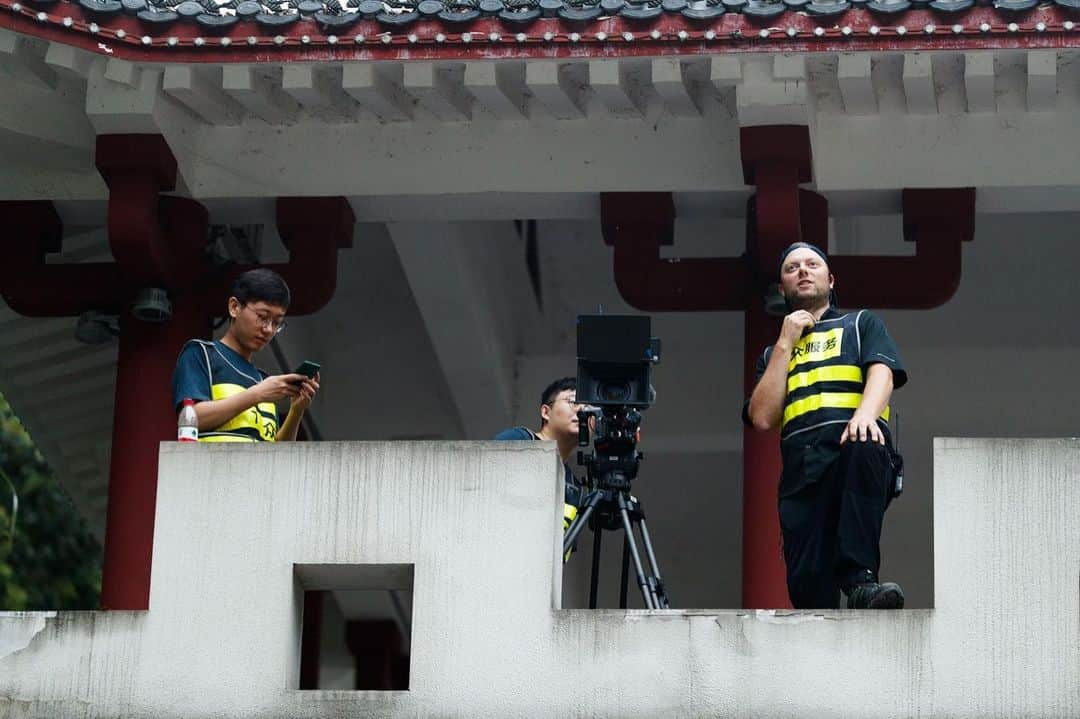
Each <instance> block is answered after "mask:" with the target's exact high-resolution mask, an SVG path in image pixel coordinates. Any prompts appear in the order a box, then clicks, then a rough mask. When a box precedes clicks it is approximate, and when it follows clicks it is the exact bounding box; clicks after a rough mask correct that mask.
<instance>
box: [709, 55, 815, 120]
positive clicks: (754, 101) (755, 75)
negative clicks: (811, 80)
mask: <svg viewBox="0 0 1080 719" xmlns="http://www.w3.org/2000/svg"><path fill="white" fill-rule="evenodd" d="M741 63H742V66H741V68H740V74H741V79H740V81H739V82H738V84H737V85H736V86H735V105H736V110H737V112H738V114H739V124H740V125H742V126H744V127H749V126H755V125H809V124H810V109H809V99H808V98H809V94H808V87H809V85H808V83H807V79H806V61H805V60H804V58H803V56H802V55H775V56H773V57H755V58H747V59H746V60H742V61H741ZM731 72H732V70H731V68H730V66H729V68H728V73H729V74H730V73H731Z"/></svg>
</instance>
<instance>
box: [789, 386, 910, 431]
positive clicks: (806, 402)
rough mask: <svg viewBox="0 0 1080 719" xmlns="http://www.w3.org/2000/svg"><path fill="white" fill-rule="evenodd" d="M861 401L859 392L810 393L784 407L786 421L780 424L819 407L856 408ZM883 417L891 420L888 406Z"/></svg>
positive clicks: (882, 414)
mask: <svg viewBox="0 0 1080 719" xmlns="http://www.w3.org/2000/svg"><path fill="white" fill-rule="evenodd" d="M861 401H862V394H861V393H859V392H822V393H821V394H814V395H810V396H809V397H804V398H803V399H800V400H796V401H794V402H792V403H791V404H789V405H788V406H787V407H785V408H784V421H783V422H782V423H781V425H780V426H781V427H782V426H784V425H786V424H787V423H788V422H790V421H791V420H793V419H795V418H796V417H801V416H802V415H804V414H806V413H808V412H814V411H816V410H819V409H855V408H857V407H858V406H859V402H861ZM881 418H882V419H883V420H885V421H886V422H888V421H889V408H888V407H886V408H885V411H884V412H882V413H881Z"/></svg>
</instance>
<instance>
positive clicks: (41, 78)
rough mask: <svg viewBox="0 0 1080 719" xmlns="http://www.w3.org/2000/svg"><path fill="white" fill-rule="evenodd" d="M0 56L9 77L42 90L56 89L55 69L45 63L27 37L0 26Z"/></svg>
mask: <svg viewBox="0 0 1080 719" xmlns="http://www.w3.org/2000/svg"><path fill="white" fill-rule="evenodd" d="M0 58H4V59H5V60H6V63H5V64H6V69H7V71H8V73H9V74H10V75H11V77H14V78H15V79H16V80H18V81H20V82H24V83H26V84H28V85H32V86H34V87H37V88H40V89H42V90H54V89H56V71H55V70H53V69H52V68H51V67H49V66H48V65H47V64H46V63H45V59H44V57H42V56H41V55H38V54H37V52H35V50H34V48H32V47H31V46H30V44H29V40H28V38H25V37H23V36H21V35H18V34H16V33H14V32H12V31H11V30H7V29H5V28H0Z"/></svg>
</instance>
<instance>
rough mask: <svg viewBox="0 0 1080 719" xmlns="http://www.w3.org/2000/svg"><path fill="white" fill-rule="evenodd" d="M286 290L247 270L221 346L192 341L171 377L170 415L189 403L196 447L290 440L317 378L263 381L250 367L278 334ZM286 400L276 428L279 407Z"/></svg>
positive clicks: (267, 275) (273, 276)
mask: <svg viewBox="0 0 1080 719" xmlns="http://www.w3.org/2000/svg"><path fill="white" fill-rule="evenodd" d="M289 299H290V298H289V286H288V285H287V284H285V280H284V279H282V277H281V275H279V274H278V273H276V272H274V271H273V270H267V269H262V268H260V269H255V270H249V271H247V272H245V273H243V274H242V275H240V276H239V277H238V278H236V281H235V282H234V283H233V286H232V291H231V293H230V297H229V303H228V313H229V327H228V329H227V330H226V331H225V335H224V336H223V337H222V338H221V339H220V340H215V341H213V342H205V341H203V340H191V341H189V342H188V343H187V344H185V345H184V348H183V350H181V352H180V357H179V358H178V359H177V361H176V370H175V371H174V372H173V409H174V410H176V411H179V410H180V406H181V405H182V404H183V402H184V400H185V399H189V398H190V399H193V400H195V414H196V415H197V416H198V418H199V441H200V442H274V441H278V442H282V441H292V440H295V439H296V432H297V430H298V429H299V428H300V420H301V418H302V417H303V416H304V412H305V411H306V410H307V408H308V406H310V404H311V400H312V399H314V397H315V393H316V392H318V391H319V375H318V374H316V375H315V377H314V378H308V377H305V376H304V375H301V374H282V375H268V374H267V373H266V372H263V371H262V370H260V369H258V368H257V367H255V365H254V364H252V362H251V359H252V357H253V356H254V354H255V353H256V352H258V351H259V350H260V349H262V348H263V347H265V346H266V345H267V344H268V343H269V342H270V340H272V339H273V338H274V336H275V335H277V333H278V332H281V331H282V330H283V329H285V312H286V311H287V310H288V309H289ZM286 397H288V398H289V400H290V404H289V413H288V414H287V415H286V417H285V421H284V422H282V423H281V424H280V426H279V424H278V414H277V405H276V404H275V403H276V402H277V401H278V400H282V399H285V398H286Z"/></svg>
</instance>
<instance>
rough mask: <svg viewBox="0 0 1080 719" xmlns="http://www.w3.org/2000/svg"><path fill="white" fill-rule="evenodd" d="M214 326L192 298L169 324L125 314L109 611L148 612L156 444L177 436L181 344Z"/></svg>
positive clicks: (107, 577)
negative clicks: (175, 397) (175, 378)
mask: <svg viewBox="0 0 1080 719" xmlns="http://www.w3.org/2000/svg"><path fill="white" fill-rule="evenodd" d="M209 330H210V324H209V320H208V317H207V316H206V313H205V312H204V311H203V310H202V308H201V307H199V306H198V305H193V304H190V303H189V304H187V305H177V306H176V307H174V311H173V317H172V319H171V320H169V321H168V322H162V323H151V322H142V321H140V320H138V319H136V318H135V317H134V316H133V315H132V314H131V313H130V312H128V313H124V314H122V315H120V352H119V357H118V362H117V367H116V395H115V397H116V404H115V414H114V419H113V433H112V456H111V458H110V466H109V504H108V519H107V525H106V531H105V566H104V570H103V575H102V582H101V587H102V590H101V606H102V607H103V608H104V609H146V608H148V607H149V605H150V562H151V557H152V553H153V540H154V509H155V507H156V506H157V479H158V445H159V444H160V442H162V441H165V440H175V439H176V414H175V413H174V412H173V411H172V391H171V383H172V373H173V368H174V367H175V365H176V357H177V355H178V354H179V352H180V348H181V347H182V346H183V344H184V342H186V341H187V340H189V339H192V338H193V337H198V338H205V337H206V336H207V335H209Z"/></svg>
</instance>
